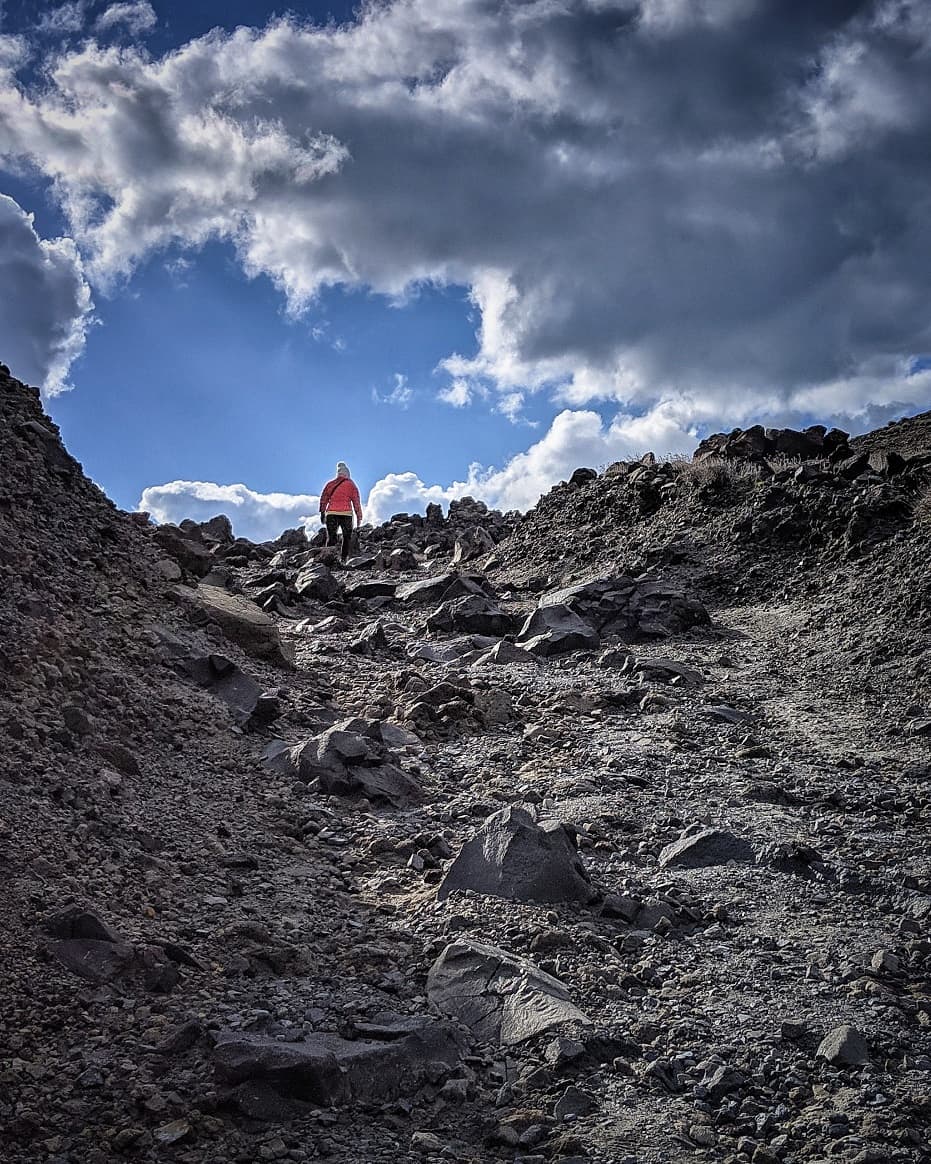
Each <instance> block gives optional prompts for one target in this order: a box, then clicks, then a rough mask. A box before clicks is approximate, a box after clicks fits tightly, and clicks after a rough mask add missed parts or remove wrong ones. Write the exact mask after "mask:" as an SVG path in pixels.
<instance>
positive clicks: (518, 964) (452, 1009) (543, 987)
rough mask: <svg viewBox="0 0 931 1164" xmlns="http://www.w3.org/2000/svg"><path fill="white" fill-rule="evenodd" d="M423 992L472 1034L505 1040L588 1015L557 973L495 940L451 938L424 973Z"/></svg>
mask: <svg viewBox="0 0 931 1164" xmlns="http://www.w3.org/2000/svg"><path fill="white" fill-rule="evenodd" d="M427 997H428V998H429V999H430V1002H431V1003H433V1005H434V1006H436V1007H438V1009H439V1010H441V1011H442V1012H443V1013H444V1014H447V1015H450V1016H451V1017H454V1018H457V1019H459V1021H460V1022H462V1023H464V1024H465V1025H466V1026H467V1027H468V1028H469V1029H470V1030H471V1031H472V1033H473V1034H474V1035H475V1036H476V1038H478V1039H481V1040H483V1041H487V1042H499V1043H503V1044H505V1045H506V1046H511V1045H513V1044H515V1043H522V1042H523V1041H524V1040H525V1039H529V1038H532V1037H533V1036H534V1035H536V1034H539V1033H540V1031H545V1030H549V1029H550V1028H551V1027H554V1026H558V1025H559V1024H560V1023H565V1022H582V1023H587V1022H589V1021H590V1020H589V1019H588V1018H587V1017H586V1015H585V1014H583V1013H582V1011H580V1010H579V1009H578V1007H577V1006H575V1004H574V1003H573V1002H572V1001H571V1000H570V998H569V991H568V990H567V988H566V986H565V984H564V983H562V982H560V981H559V979H558V978H553V977H552V976H551V975H549V974H546V973H544V971H542V970H541V969H540V968H539V966H537V965H535V964H534V963H533V962H531V961H529V960H528V959H526V958H518V957H516V956H515V955H513V954H509V953H508V952H507V951H506V950H501V949H499V948H498V947H497V946H485V945H481V944H479V943H478V942H469V941H460V942H452V943H451V944H450V945H448V946H447V947H446V949H445V950H444V951H443V952H442V954H440V956H439V958H437V960H436V961H435V962H434V964H433V966H432V967H431V968H430V972H429V974H428V975H427Z"/></svg>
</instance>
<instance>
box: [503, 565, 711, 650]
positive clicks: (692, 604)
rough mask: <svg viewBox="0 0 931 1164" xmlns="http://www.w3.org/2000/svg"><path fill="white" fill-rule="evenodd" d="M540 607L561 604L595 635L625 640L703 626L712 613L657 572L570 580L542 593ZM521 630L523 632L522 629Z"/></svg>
mask: <svg viewBox="0 0 931 1164" xmlns="http://www.w3.org/2000/svg"><path fill="white" fill-rule="evenodd" d="M539 607H540V610H545V609H547V608H551V607H555V608H557V609H559V610H562V608H564V607H566V608H568V609H569V610H571V611H572V612H573V613H574V614H576V615H577V616H578V617H579V618H580V619H581V620H582V621H583V622H585V623H586V624H588V625H589V626H591V627H593V628H594V629H595V630H596V631H597V632H598V633H599V634H600V635H618V636H620V637H621V638H623V639H624V640H625V642H635V641H636V640H638V639H643V638H656V637H664V636H666V635H671V634H678V633H680V632H682V631H684V630H688V629H689V628H691V627H693V626H706V625H708V624H709V623H710V622H711V616H710V615H709V614H708V611H707V610H706V609H705V607H704V606H703V605H702V603H701V602H699V600H698V599H697V598H694V597H693V596H692V595H689V594H686V593H685V591H683V590H682V589H681V588H680V587H678V586H674V585H673V584H672V583H670V582H666V581H664V580H663V579H661V578H654V579H635V578H631V577H629V576H627V575H624V574H620V575H611V576H607V577H597V578H590V579H588V580H586V581H582V582H575V583H573V584H572V585H571V586H565V587H563V588H562V589H560V590H554V591H551V592H550V593H548V594H544V595H543V596H542V597H541V599H540V602H539ZM521 634H523V632H521Z"/></svg>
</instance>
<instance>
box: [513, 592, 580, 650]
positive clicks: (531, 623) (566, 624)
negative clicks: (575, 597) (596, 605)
mask: <svg viewBox="0 0 931 1164" xmlns="http://www.w3.org/2000/svg"><path fill="white" fill-rule="evenodd" d="M517 642H518V643H519V644H520V645H521V646H522V647H524V649H525V650H527V651H529V652H530V654H532V655H541V656H543V657H544V658H549V657H550V656H552V655H565V654H567V653H568V652H570V651H594V650H597V649H598V646H599V645H600V643H601V639H600V638H599V636H598V632H597V631H596V630H595V629H594V627H592V626H590V625H589V624H588V623H587V622H585V621H584V620H583V619H582V618H580V617H579V615H577V614H576V613H575V611H574V610H572V609H571V608H570V607H568V606H564V605H559V604H556V603H552V604H549V605H547V606H541V607H538V608H537V609H536V610H535V611H534V612H533V614H531V615H530V616H529V617H528V618H527V620H526V622H525V623H524V625H523V626H522V627H521V629H520V633H519V634H518V636H517Z"/></svg>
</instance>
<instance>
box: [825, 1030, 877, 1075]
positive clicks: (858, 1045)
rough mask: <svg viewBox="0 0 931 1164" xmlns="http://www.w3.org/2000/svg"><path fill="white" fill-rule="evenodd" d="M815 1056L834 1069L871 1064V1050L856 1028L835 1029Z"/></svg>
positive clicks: (827, 1036)
mask: <svg viewBox="0 0 931 1164" xmlns="http://www.w3.org/2000/svg"><path fill="white" fill-rule="evenodd" d="M815 1055H816V1056H817V1057H818V1058H819V1059H826V1060H827V1061H828V1063H830V1064H832V1065H833V1066H834V1067H862V1066H864V1065H865V1064H867V1063H869V1062H870V1048H869V1044H868V1043H867V1041H866V1039H864V1037H863V1036H862V1035H861V1034H860V1032H859V1031H858V1030H857V1028H856V1027H852V1026H849V1025H843V1026H839V1027H835V1028H834V1029H833V1030H832V1031H828V1033H827V1034H826V1035H825V1036H824V1038H823V1039H822V1040H821V1042H820V1044H819V1045H818V1050H817V1051H816V1052H815Z"/></svg>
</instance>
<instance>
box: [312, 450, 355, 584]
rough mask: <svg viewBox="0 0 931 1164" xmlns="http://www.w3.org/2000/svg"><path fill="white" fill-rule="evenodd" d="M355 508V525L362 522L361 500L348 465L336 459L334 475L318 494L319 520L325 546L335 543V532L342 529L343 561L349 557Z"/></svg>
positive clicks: (341, 551) (341, 554) (341, 553)
mask: <svg viewBox="0 0 931 1164" xmlns="http://www.w3.org/2000/svg"><path fill="white" fill-rule="evenodd" d="M353 510H355V514H356V525H361V524H362V502H361V500H360V498H359V490H358V488H357V486H356V483H355V481H353V479H352V478H351V477H350V476H349V466H348V465H347V464H346V462H345V461H338V462H337V465H336V476H335V477H334V478H333V480H332V481H327V483H326V485H324V487H323V492H322V493H321V494H320V521H321V522H322V523H323V524H324V525H325V526H326V544H327V547H330V546H335V545H336V534H337V532H339V531H342V535H343V537H342V546H341V549H340V557H341V559H342V561H343V562H345V561H346V559H347V558H348V557H349V547H350V545H351V544H352V513H353Z"/></svg>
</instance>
